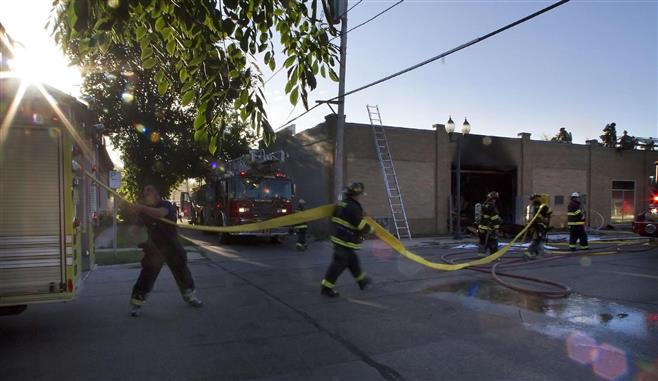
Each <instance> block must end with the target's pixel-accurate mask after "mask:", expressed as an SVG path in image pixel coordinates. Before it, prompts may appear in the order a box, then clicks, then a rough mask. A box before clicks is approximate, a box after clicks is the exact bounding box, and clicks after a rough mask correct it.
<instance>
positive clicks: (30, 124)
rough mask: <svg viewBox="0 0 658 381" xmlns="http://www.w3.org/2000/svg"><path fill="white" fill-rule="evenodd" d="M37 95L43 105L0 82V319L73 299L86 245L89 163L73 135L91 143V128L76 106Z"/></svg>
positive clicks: (15, 83)
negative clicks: (37, 305) (85, 174)
mask: <svg viewBox="0 0 658 381" xmlns="http://www.w3.org/2000/svg"><path fill="white" fill-rule="evenodd" d="M42 89H43V91H47V93H48V97H46V95H45V94H43V93H41V92H40V91H39V90H37V88H36V87H35V86H26V85H25V84H24V83H23V82H21V81H20V80H18V79H0V121H3V125H2V128H1V129H0V315H6V314H16V313H20V312H22V311H23V310H25V308H27V305H29V304H33V303H44V302H57V301H68V300H71V299H73V298H74V296H75V293H76V290H77V288H78V285H79V282H80V279H81V278H80V276H81V273H82V270H83V267H82V266H83V257H84V253H86V252H87V250H88V248H89V246H88V245H89V244H90V243H89V242H88V240H89V239H90V238H88V233H84V234H83V228H85V223H86V222H84V221H87V220H89V219H90V216H91V215H92V210H91V209H90V206H89V205H90V203H89V200H88V199H89V197H90V195H89V191H87V190H85V191H83V189H86V188H85V184H87V182H86V181H85V180H86V179H84V178H83V175H82V170H83V169H87V170H91V166H95V163H92V162H90V161H89V157H85V156H84V155H83V153H84V152H82V149H81V147H80V146H78V145H77V144H76V142H75V141H74V135H76V136H77V137H78V138H80V137H81V136H82V138H80V139H84V140H80V141H86V142H87V143H91V140H89V139H87V137H88V136H89V133H90V131H92V132H93V131H95V130H96V129H97V128H96V126H97V125H94V124H93V123H94V122H93V120H94V119H93V115H91V113H90V112H89V110H88V109H87V107H86V106H85V105H83V104H82V103H80V102H78V101H76V100H75V99H74V98H72V97H70V96H68V95H66V94H63V93H61V92H59V91H57V90H56V89H53V88H51V87H48V86H44V87H43V88H42ZM23 90H24V91H23ZM56 108H57V110H58V111H59V113H58V112H55V109H56ZM62 116H63V117H65V118H66V119H67V120H66V121H64V120H62ZM98 126H100V125H98ZM85 146H86V147H87V148H89V147H88V146H92V144H85ZM103 149H104V148H103ZM90 150H91V149H90ZM91 151H93V152H92V153H93V154H94V155H95V156H97V154H96V150H91ZM95 156H94V159H93V160H96V158H95ZM85 200H86V201H85ZM86 231H88V230H86V229H85V232H86ZM83 237H86V238H84V239H86V240H87V242H85V241H83Z"/></svg>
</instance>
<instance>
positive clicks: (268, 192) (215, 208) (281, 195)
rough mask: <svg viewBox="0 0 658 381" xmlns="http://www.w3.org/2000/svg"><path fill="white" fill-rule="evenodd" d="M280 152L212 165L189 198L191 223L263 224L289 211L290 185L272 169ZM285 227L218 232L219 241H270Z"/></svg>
mask: <svg viewBox="0 0 658 381" xmlns="http://www.w3.org/2000/svg"><path fill="white" fill-rule="evenodd" d="M286 156H287V155H286V154H285V152H284V151H276V152H272V153H266V152H265V151H264V150H252V151H251V152H250V153H249V154H247V155H244V156H242V157H240V158H237V159H235V160H231V161H229V162H227V163H213V165H212V166H213V168H212V175H211V176H209V177H208V179H207V180H206V184H204V185H202V186H201V187H200V188H199V190H198V191H196V192H195V193H194V194H193V195H192V201H193V203H194V204H195V208H194V210H195V212H196V213H194V214H195V216H194V217H193V219H192V220H193V223H196V224H199V225H207V226H233V225H243V224H248V223H252V222H258V221H264V220H268V219H270V218H273V217H279V216H283V215H286V214H290V213H292V212H293V204H292V197H293V195H294V184H293V182H292V181H291V179H290V178H288V176H287V175H286V174H285V173H283V172H282V171H281V170H280V169H278V168H277V167H276V166H277V165H278V164H280V163H283V162H284V161H285V159H286ZM288 231H289V230H288V228H278V229H272V230H266V231H257V232H245V233H231V234H229V233H222V234H221V235H220V242H222V243H227V242H229V240H230V239H231V236H232V235H249V236H266V237H270V238H271V239H272V241H278V239H279V237H280V236H282V235H286V234H288Z"/></svg>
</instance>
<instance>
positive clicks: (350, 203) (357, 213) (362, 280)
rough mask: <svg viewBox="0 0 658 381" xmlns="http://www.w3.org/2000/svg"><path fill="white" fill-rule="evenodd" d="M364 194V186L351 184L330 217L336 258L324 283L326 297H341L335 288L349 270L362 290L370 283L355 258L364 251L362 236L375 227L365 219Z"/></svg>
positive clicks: (323, 291)
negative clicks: (342, 274) (339, 279)
mask: <svg viewBox="0 0 658 381" xmlns="http://www.w3.org/2000/svg"><path fill="white" fill-rule="evenodd" d="M361 195H365V192H364V187H363V183H351V184H350V185H348V186H347V187H345V189H344V190H343V200H342V201H340V202H338V203H337V204H336V208H335V210H334V215H333V217H332V218H331V224H332V227H333V234H332V235H331V242H333V244H334V257H333V261H332V262H331V265H329V268H328V269H327V273H326V275H325V276H324V279H323V280H322V289H321V294H322V295H324V296H327V297H330V298H336V297H338V296H339V294H338V292H336V291H335V290H334V285H335V284H336V280H338V277H339V276H340V274H341V273H342V272H343V271H345V269H346V268H349V269H350V272H351V273H352V276H353V277H354V279H356V282H357V283H358V285H359V288H361V289H362V290H364V289H366V288H367V287H368V285H369V284H370V283H371V280H370V278H369V277H368V276H367V275H366V273H364V272H363V270H361V264H360V263H359V257H357V255H356V250H359V249H360V248H361V242H362V241H363V235H364V234H368V233H370V232H372V227H371V226H370V225H368V223H367V222H366V220H365V219H364V218H363V217H364V215H365V213H364V212H363V207H361V204H360V203H359V198H360V197H361Z"/></svg>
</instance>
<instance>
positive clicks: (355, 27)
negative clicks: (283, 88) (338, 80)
mask: <svg viewBox="0 0 658 381" xmlns="http://www.w3.org/2000/svg"><path fill="white" fill-rule="evenodd" d="M403 2H404V0H399V1H398V2H397V3H395V4H393V5H391V6H390V7H388V8H386V9H384V10H383V11H381V12H379V13H377V14H376V15H374V16H372V17H371V18H369V19H368V20H366V21H364V22H362V23H360V24H359V25H356V26H354V27H353V28H350V29H349V30H348V31H347V32H345V34H348V33H350V32H351V31H353V30H355V29H357V28H360V27H362V26H364V25H366V24H368V23H369V22H371V21H373V20H374V19H376V18H377V17H379V16H381V15H383V14H384V13H386V12H388V11H390V10H391V9H393V8H394V7H396V6H397V5H400V4H401V3H403ZM361 3H363V0H359V1H358V2H357V3H356V4H354V5H352V6H351V7H349V8H348V9H347V10H346V11H345V12H344V13H343V14H341V15H340V16H339V18H342V17H343V16H345V15H346V14H348V13H349V12H350V11H351V10H352V9H354V8H356V7H357V6H358V5H359V4H361ZM338 37H340V35H339V36H335V37H333V38H332V39H330V40H329V42H331V41H333V40H335V39H337V38H338ZM283 69H285V67H284V66H281V67H280V68H279V69H278V70H277V71H275V72H274V73H273V74H272V75H271V76H270V77H269V78H268V79H266V80H265V82H263V85H265V84H267V83H268V82H269V81H271V80H272V79H273V78H274V77H276V76H277V75H278V74H279V73H280V72H281V71H282V70H283ZM320 105H321V104H317V105H315V106H313V107H312V108H310V109H308V110H306V112H307V113H308V112H310V111H311V110H313V109H315V108H317V107H319V106H320ZM295 108H296V107H293V109H292V111H291V112H290V114H288V116H287V117H286V119H285V120H288V118H290V115H291V114H292V112H293V111H294V110H295ZM295 120H296V119H295ZM293 121H294V120H292V121H288V122H286V123H284V124H282V125H281V126H279V127H278V128H277V129H276V131H278V130H280V129H281V128H283V127H285V126H287V125H288V124H290V123H292V122H293Z"/></svg>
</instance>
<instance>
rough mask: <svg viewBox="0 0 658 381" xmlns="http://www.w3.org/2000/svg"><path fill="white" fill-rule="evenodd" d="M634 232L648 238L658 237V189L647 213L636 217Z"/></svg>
mask: <svg viewBox="0 0 658 381" xmlns="http://www.w3.org/2000/svg"><path fill="white" fill-rule="evenodd" d="M633 232H635V233H637V234H639V235H642V236H647V237H658V189H657V190H656V191H655V192H654V193H653V196H651V201H650V202H649V208H648V209H647V211H646V212H645V213H642V214H638V215H637V216H635V220H634V221H633Z"/></svg>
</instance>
